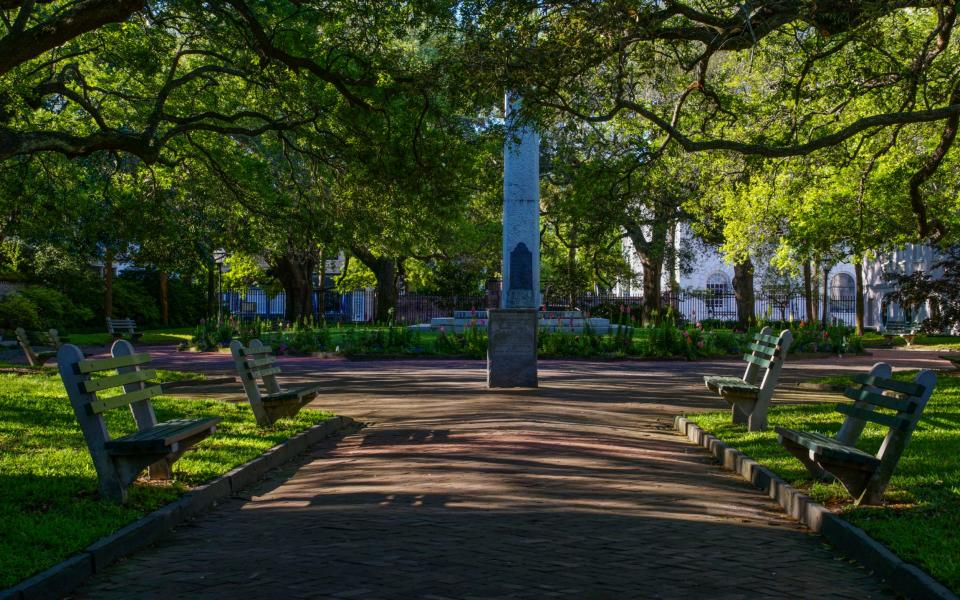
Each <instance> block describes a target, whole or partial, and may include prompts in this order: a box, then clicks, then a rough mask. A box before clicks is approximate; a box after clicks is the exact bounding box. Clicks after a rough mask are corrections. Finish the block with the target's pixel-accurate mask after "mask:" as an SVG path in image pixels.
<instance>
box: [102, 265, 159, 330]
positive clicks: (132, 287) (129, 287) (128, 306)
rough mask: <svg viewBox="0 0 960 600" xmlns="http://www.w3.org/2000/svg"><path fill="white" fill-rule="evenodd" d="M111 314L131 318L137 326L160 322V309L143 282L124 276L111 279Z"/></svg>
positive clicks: (147, 325) (148, 325) (154, 324)
mask: <svg viewBox="0 0 960 600" xmlns="http://www.w3.org/2000/svg"><path fill="white" fill-rule="evenodd" d="M113 316H114V317H117V318H123V319H126V318H131V319H133V320H135V321H136V322H137V325H138V326H139V327H150V326H156V325H159V324H160V309H159V308H158V307H157V302H156V300H154V298H153V297H152V296H151V295H150V294H149V293H147V290H146V286H144V285H143V282H142V281H137V280H135V279H129V278H124V277H120V278H117V279H114V280H113Z"/></svg>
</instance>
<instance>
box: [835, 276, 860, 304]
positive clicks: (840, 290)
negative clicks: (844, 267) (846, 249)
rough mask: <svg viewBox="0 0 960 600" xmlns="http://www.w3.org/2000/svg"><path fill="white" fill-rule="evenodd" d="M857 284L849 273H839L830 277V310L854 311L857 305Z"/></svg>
mask: <svg viewBox="0 0 960 600" xmlns="http://www.w3.org/2000/svg"><path fill="white" fill-rule="evenodd" d="M856 294H857V290H856V284H855V282H854V280H853V277H851V276H850V274H849V273H837V274H836V275H834V276H833V277H832V278H831V279H830V312H831V313H834V314H836V313H852V312H854V311H855V307H856Z"/></svg>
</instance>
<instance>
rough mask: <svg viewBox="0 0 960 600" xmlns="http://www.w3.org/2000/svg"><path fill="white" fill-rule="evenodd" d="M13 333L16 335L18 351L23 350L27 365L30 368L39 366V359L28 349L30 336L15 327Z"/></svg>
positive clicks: (31, 349)
mask: <svg viewBox="0 0 960 600" xmlns="http://www.w3.org/2000/svg"><path fill="white" fill-rule="evenodd" d="M14 333H16V334H17V342H18V343H19V344H20V349H21V350H23V355H24V356H26V357H27V364H29V365H30V366H31V367H37V366H40V357H38V356H37V353H36V352H34V351H33V348H31V347H30V336H28V335H27V332H26V331H25V330H24V329H23V327H17V328H16V330H14Z"/></svg>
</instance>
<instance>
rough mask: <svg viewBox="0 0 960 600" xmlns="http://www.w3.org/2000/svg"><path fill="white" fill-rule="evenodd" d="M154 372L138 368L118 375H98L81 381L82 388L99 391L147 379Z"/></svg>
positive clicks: (88, 390)
mask: <svg viewBox="0 0 960 600" xmlns="http://www.w3.org/2000/svg"><path fill="white" fill-rule="evenodd" d="M156 374H157V372H156V371H154V370H153V369H140V370H138V371H130V372H129V373H120V374H118V375H109V376H107V377H99V378H97V379H88V380H86V381H84V382H83V390H84V391H85V392H99V391H100V390H106V389H109V388H114V387H119V386H121V385H124V384H127V383H137V382H140V381H148V380H150V379H152V378H153V377H155V376H156Z"/></svg>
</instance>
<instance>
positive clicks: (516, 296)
mask: <svg viewBox="0 0 960 600" xmlns="http://www.w3.org/2000/svg"><path fill="white" fill-rule="evenodd" d="M520 101H521V100H520V98H519V97H516V96H511V94H510V93H509V92H508V93H507V94H506V97H505V99H504V112H505V115H506V120H505V124H506V127H505V139H504V143H503V293H502V294H501V300H500V306H501V307H502V308H538V307H539V306H540V136H539V135H538V134H537V132H536V131H535V130H534V129H533V128H532V127H530V126H520V125H517V124H516V122H515V117H516V112H517V110H518V109H519V107H520ZM521 243H522V244H524V245H525V246H526V249H527V250H529V252H530V253H531V261H532V273H530V275H531V281H530V284H531V285H530V287H531V290H530V293H526V292H525V291H523V290H512V291H513V292H514V293H511V266H512V265H511V253H513V252H514V251H515V250H516V249H517V247H518V245H519V244H521ZM523 279H524V280H526V276H524V277H523Z"/></svg>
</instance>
